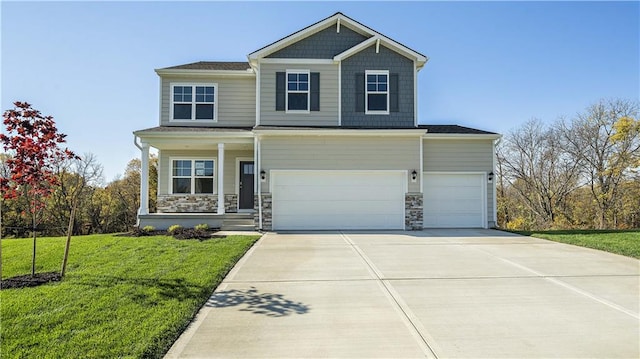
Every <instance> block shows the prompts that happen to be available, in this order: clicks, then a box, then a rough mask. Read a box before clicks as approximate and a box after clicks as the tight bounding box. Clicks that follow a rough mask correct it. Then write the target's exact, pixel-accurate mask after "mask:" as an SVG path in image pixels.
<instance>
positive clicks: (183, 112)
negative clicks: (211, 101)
mask: <svg viewBox="0 0 640 359" xmlns="http://www.w3.org/2000/svg"><path fill="white" fill-rule="evenodd" d="M173 119H174V120H190V119H191V105H187V104H174V105H173Z"/></svg>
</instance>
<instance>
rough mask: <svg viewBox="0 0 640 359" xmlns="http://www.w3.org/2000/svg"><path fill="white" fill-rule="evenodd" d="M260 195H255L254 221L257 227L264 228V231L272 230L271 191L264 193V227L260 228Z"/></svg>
mask: <svg viewBox="0 0 640 359" xmlns="http://www.w3.org/2000/svg"><path fill="white" fill-rule="evenodd" d="M259 207H260V206H259V202H258V195H257V194H256V195H255V196H254V197H253V208H254V209H255V212H254V213H253V222H254V223H255V226H256V229H262V230H263V231H270V230H272V229H273V228H272V224H271V193H262V228H260V210H259Z"/></svg>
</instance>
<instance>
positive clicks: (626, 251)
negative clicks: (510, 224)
mask: <svg viewBox="0 0 640 359" xmlns="http://www.w3.org/2000/svg"><path fill="white" fill-rule="evenodd" d="M515 233H518V234H523V235H526V236H533V237H538V238H543V239H548V240H551V241H555V242H561V243H567V244H574V245H577V246H582V247H587V248H593V249H599V250H601V251H606V252H610V253H616V254H621V255H623V256H627V257H633V258H638V259H640V229H632V230H560V231H515Z"/></svg>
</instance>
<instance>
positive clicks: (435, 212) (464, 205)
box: [423, 172, 486, 228]
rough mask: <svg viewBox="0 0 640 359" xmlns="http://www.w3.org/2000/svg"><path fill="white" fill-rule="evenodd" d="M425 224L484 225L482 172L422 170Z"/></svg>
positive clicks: (467, 226) (466, 226)
mask: <svg viewBox="0 0 640 359" xmlns="http://www.w3.org/2000/svg"><path fill="white" fill-rule="evenodd" d="M423 183H424V186H423V190H424V203H423V205H424V217H423V218H424V227H427V228H484V227H485V226H486V223H485V222H486V221H485V219H484V218H485V215H484V212H485V209H486V204H485V199H484V198H485V197H486V195H485V190H486V189H485V188H483V186H484V185H485V181H484V175H483V174H459V173H450V174H434V173H429V172H425V173H424V182H423Z"/></svg>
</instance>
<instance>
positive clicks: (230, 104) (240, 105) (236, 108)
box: [160, 76, 256, 127]
mask: <svg viewBox="0 0 640 359" xmlns="http://www.w3.org/2000/svg"><path fill="white" fill-rule="evenodd" d="M176 82H180V83H195V84H197V83H216V84H218V88H217V91H218V103H217V104H216V106H218V121H217V122H200V121H179V122H171V121H170V119H169V114H170V106H171V83H176ZM161 86H162V93H161V98H162V102H161V110H160V125H161V126H203V127H251V126H253V125H255V122H256V79H255V77H220V76H211V77H207V78H206V79H203V78H202V77H189V76H181V77H177V76H164V77H163V78H162V81H161Z"/></svg>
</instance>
